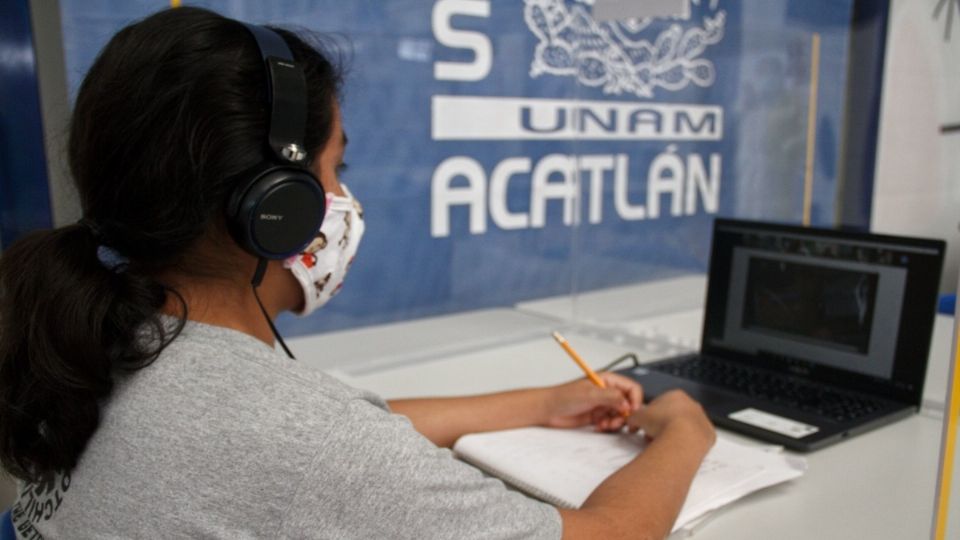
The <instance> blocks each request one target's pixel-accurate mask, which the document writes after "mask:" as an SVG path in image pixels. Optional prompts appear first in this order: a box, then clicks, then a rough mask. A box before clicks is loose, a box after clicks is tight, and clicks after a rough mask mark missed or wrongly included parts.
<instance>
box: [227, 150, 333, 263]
mask: <svg viewBox="0 0 960 540" xmlns="http://www.w3.org/2000/svg"><path fill="white" fill-rule="evenodd" d="M244 184H245V185H244ZM244 184H241V186H243V187H241V188H240V189H238V190H237V191H235V192H234V196H233V197H231V200H230V202H229V203H228V209H227V218H228V225H229V228H230V232H231V233H232V234H233V236H234V239H235V240H236V241H237V243H239V244H240V245H241V246H243V248H244V249H246V250H247V251H248V252H250V253H252V254H253V255H256V256H257V257H260V258H264V259H285V258H287V257H289V256H291V255H295V254H297V253H299V252H300V251H302V250H303V248H305V247H306V246H307V245H308V244H309V243H310V242H311V241H312V240H313V238H314V237H315V236H316V235H317V231H318V230H320V225H321V223H322V222H323V216H324V214H325V213H326V196H325V194H324V192H323V189H322V188H321V187H320V183H319V182H318V181H317V179H316V177H314V176H313V175H312V174H310V173H309V172H308V171H306V170H305V169H300V168H295V167H286V166H277V167H271V168H268V169H266V170H264V171H262V172H260V173H259V174H256V175H255V176H254V177H253V178H251V180H250V181H249V182H245V183H244Z"/></svg>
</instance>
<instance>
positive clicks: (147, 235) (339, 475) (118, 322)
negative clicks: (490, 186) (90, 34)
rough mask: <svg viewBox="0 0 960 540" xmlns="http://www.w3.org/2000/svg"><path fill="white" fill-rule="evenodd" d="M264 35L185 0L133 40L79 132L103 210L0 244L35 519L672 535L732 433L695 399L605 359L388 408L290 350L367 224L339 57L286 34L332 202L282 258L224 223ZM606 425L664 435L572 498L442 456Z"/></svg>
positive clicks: (220, 530)
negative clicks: (581, 501)
mask: <svg viewBox="0 0 960 540" xmlns="http://www.w3.org/2000/svg"><path fill="white" fill-rule="evenodd" d="M253 32H254V31H253V30H250V29H248V28H247V27H245V26H244V25H242V24H241V23H238V22H236V21H233V20H230V19H227V18H224V17H221V16H219V15H216V14H214V13H211V12H209V11H205V10H201V9H196V8H179V9H174V10H168V11H164V12H161V13H158V14H156V15H153V16H151V17H148V18H146V19H144V20H143V21H141V22H138V23H135V24H133V25H131V26H128V27H127V28H125V29H123V30H121V31H120V32H119V33H118V34H117V35H116V36H114V37H113V38H112V39H111V40H110V42H109V43H108V44H107V46H106V47H105V48H104V50H103V51H102V52H101V53H100V56H99V57H98V58H97V60H96V61H95V62H94V64H93V66H92V67H91V69H90V71H89V73H88V74H87V76H86V78H85V80H84V82H83V84H82V86H81V88H80V91H79V94H78V96H77V100H76V106H75V110H74V115H73V121H72V124H71V128H70V141H69V160H70V166H71V171H72V175H73V178H74V180H75V182H76V185H77V189H78V192H79V197H80V202H81V206H82V209H83V216H84V217H83V219H82V220H81V221H80V222H79V223H77V224H74V225H70V226H66V227H61V228H58V229H55V230H49V231H40V232H36V233H33V234H31V235H30V236H27V237H25V238H23V239H21V240H20V241H18V242H16V243H14V244H13V245H12V246H10V248H9V249H8V250H7V251H6V253H4V254H3V257H2V258H0V462H2V464H3V466H4V468H5V469H6V470H7V471H9V472H10V473H12V474H13V475H15V476H16V477H18V478H19V479H21V480H23V481H24V484H23V487H22V489H21V491H20V495H19V498H18V500H17V502H16V504H15V505H14V507H13V509H12V515H13V521H14V524H15V527H16V529H17V530H18V532H19V535H20V537H21V538H39V537H41V536H42V537H45V538H60V537H68V538H81V537H89V538H102V537H121V538H133V537H204V538H254V537H256V538H307V537H322V538H475V537H483V538H507V537H509V538H517V537H530V538H559V537H561V535H562V536H563V537H565V538H588V537H589V538H599V537H604V538H628V537H629V538H647V537H662V536H665V535H666V534H668V533H669V531H670V528H671V524H672V522H673V520H674V518H675V517H676V515H677V513H678V511H679V509H680V506H681V504H682V502H683V499H684V497H685V495H686V491H687V489H688V488H689V485H690V482H691V480H692V478H693V475H694V473H695V471H696V469H697V468H698V466H699V464H700V461H701V460H702V458H703V456H704V454H705V453H706V451H707V450H708V448H709V447H710V446H711V444H712V442H713V440H714V432H713V428H712V426H711V425H710V423H709V421H708V420H707V419H706V417H705V416H704V414H703V412H702V410H701V409H700V407H699V406H698V405H697V404H696V403H694V402H693V401H692V400H690V399H689V398H688V397H686V396H685V395H683V394H680V393H674V394H668V395H665V396H663V397H662V398H660V399H658V400H655V401H654V402H652V403H650V404H649V405H646V406H641V392H640V388H639V387H638V386H637V385H636V384H635V383H633V382H631V381H629V380H627V379H625V378H622V377H618V376H616V375H613V374H604V375H603V377H604V379H605V381H606V384H607V388H606V389H600V388H599V387H596V386H594V385H592V384H591V383H589V382H588V381H586V380H578V381H573V382H571V383H567V384H563V385H559V386H553V387H545V388H535V389H527V390H519V391H512V392H504V393H499V394H492V395H485V396H473V397H465V398H445V399H420V400H397V401H391V402H390V403H389V404H387V403H385V402H384V401H382V400H381V399H380V398H379V397H377V396H374V395H371V394H370V393H368V392H364V391H361V390H357V389H353V388H350V387H348V386H346V385H344V384H342V383H341V382H339V381H337V380H336V379H334V378H332V377H330V376H328V375H326V374H324V373H321V372H317V371H313V370H309V369H306V368H304V367H302V366H301V365H299V364H298V363H297V362H295V361H292V360H290V359H288V358H287V357H286V356H284V355H282V354H278V353H277V352H276V351H275V350H274V339H275V337H274V336H275V332H274V331H273V330H272V323H271V322H270V319H272V318H273V317H275V316H276V315H277V314H279V313H280V312H282V311H285V310H292V311H296V312H299V313H301V314H306V313H309V312H310V311H313V310H315V309H316V308H318V307H320V306H321V305H322V304H323V303H324V302H325V301H326V300H328V299H329V297H330V296H331V295H332V294H333V293H334V292H335V291H336V290H338V289H339V287H340V285H341V284H342V282H343V278H344V275H345V273H346V270H347V268H348V267H349V264H350V262H351V260H352V257H353V254H354V253H355V252H356V248H357V245H358V243H359V241H360V237H361V234H362V232H363V220H362V212H361V211H360V207H359V204H357V202H356V200H355V199H354V198H353V197H352V196H351V194H350V193H349V191H348V190H347V189H346V188H345V187H344V186H343V185H342V184H340V182H339V181H338V176H337V172H338V170H339V168H340V167H341V166H342V160H343V152H344V146H345V145H346V137H345V136H344V134H343V129H342V127H341V125H340V113H339V109H338V90H339V85H340V75H339V72H338V69H337V67H336V65H335V64H334V63H333V62H331V60H330V58H331V57H332V55H330V54H329V53H323V52H321V51H320V50H318V49H315V48H312V47H311V46H308V45H307V44H306V43H305V42H304V41H303V40H301V39H300V38H298V37H296V36H295V35H293V34H291V33H289V32H286V31H282V30H278V31H277V33H278V34H279V35H280V36H281V37H282V39H283V41H284V42H285V43H286V44H287V46H288V47H289V49H290V50H291V51H292V54H293V56H294V58H295V60H296V62H297V64H298V65H299V66H300V67H301V69H302V71H303V74H304V77H305V80H306V92H307V107H306V109H307V110H305V111H304V114H305V115H306V134H305V136H304V138H303V146H304V150H305V151H306V158H307V159H306V160H305V162H306V163H307V164H308V165H309V168H310V170H311V171H312V172H313V173H314V174H315V175H316V177H317V178H319V182H320V184H321V185H322V187H323V189H324V190H325V192H326V194H327V195H326V200H327V203H328V204H327V205H326V211H325V214H323V215H324V218H323V222H322V225H321V227H320V229H319V231H317V232H316V234H314V230H316V229H310V230H308V231H307V232H308V233H309V235H312V236H315V238H314V239H313V241H312V242H309V241H308V242H304V244H303V245H304V246H306V247H302V246H298V247H297V248H296V249H303V252H302V253H300V254H299V255H294V256H292V257H289V258H287V259H283V260H280V259H278V260H270V261H269V262H266V263H265V265H266V266H265V268H264V267H262V266H261V265H260V257H258V256H256V255H254V254H253V252H252V251H251V248H250V245H249V242H250V241H249V238H246V237H244V236H243V235H242V232H239V233H238V232H237V230H235V227H234V228H232V226H231V225H230V224H229V223H232V221H231V220H232V219H233V218H232V217H230V216H233V215H234V214H233V213H234V212H235V211H236V205H235V204H234V203H235V202H236V197H238V195H237V190H238V189H241V188H240V187H239V186H238V184H241V183H242V182H243V181H242V180H238V178H240V179H243V178H249V177H250V175H249V173H250V171H249V169H250V168H251V167H257V166H258V164H261V163H262V162H264V161H265V160H267V159H268V158H267V152H268V149H267V142H266V141H267V130H268V126H269V125H270V122H269V115H268V105H267V103H268V101H267V96H266V94H267V92H268V90H267V88H268V84H267V82H266V81H267V76H266V70H265V68H264V62H263V60H262V59H261V53H260V50H259V49H258V46H257V42H256V41H255V40H254V38H253V35H254V34H253ZM275 37H276V36H274V38H275ZM313 186H314V185H313V184H311V189H313ZM241 191H242V190H241ZM318 192H319V191H318ZM320 215H321V214H320V212H317V216H318V217H319V216H320ZM308 240H309V239H308ZM264 270H265V273H264ZM255 273H256V274H257V277H258V278H259V279H257V280H255V281H259V282H260V283H259V286H258V287H257V286H252V285H251V279H252V276H254V274H255ZM261 302H262V306H261ZM327 354H331V355H335V354H338V353H337V351H329V352H327ZM621 413H628V414H629V418H628V419H624V416H622V414H621ZM589 424H593V425H594V426H595V427H596V429H601V430H618V429H621V428H623V427H624V426H625V425H626V426H627V428H628V429H631V430H634V431H636V430H637V429H643V430H644V433H645V435H646V436H648V437H650V438H651V439H652V442H651V444H650V445H649V447H648V449H647V450H646V452H644V453H643V454H642V455H640V456H639V457H638V458H637V459H635V460H634V461H633V462H631V463H630V464H628V465H627V466H626V467H624V468H623V469H622V470H621V471H620V472H618V473H617V474H615V475H613V476H612V477H611V478H609V479H608V480H607V481H605V482H604V483H603V484H602V485H601V486H600V487H599V488H598V489H597V490H596V491H595V492H594V494H593V495H592V496H591V498H590V499H589V500H588V501H587V503H586V504H585V505H584V507H583V508H582V509H581V510H575V511H574V510H562V511H558V510H557V509H555V508H553V507H552V506H550V505H547V504H545V503H542V502H539V501H536V500H533V499H530V498H527V497H525V496H524V495H522V494H520V493H518V492H516V491H512V490H508V489H506V488H505V487H504V486H503V484H502V483H501V482H499V481H498V480H495V479H491V478H489V477H486V476H484V475H483V474H481V473H480V472H479V471H478V470H476V469H474V468H472V467H470V466H469V465H467V464H465V463H462V462H460V461H458V460H456V459H455V458H454V457H453V456H452V454H451V452H450V451H449V450H447V449H445V448H444V447H449V446H450V445H451V444H452V443H453V442H454V441H456V439H457V438H458V437H459V436H461V435H462V434H464V433H467V432H475V431H484V430H495V429H505V428H510V427H519V426H526V425H546V426H555V427H570V426H580V425H589Z"/></svg>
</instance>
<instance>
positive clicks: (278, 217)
mask: <svg viewBox="0 0 960 540" xmlns="http://www.w3.org/2000/svg"><path fill="white" fill-rule="evenodd" d="M260 219H262V220H266V221H280V220H282V219H283V216H282V215H280V214H260Z"/></svg>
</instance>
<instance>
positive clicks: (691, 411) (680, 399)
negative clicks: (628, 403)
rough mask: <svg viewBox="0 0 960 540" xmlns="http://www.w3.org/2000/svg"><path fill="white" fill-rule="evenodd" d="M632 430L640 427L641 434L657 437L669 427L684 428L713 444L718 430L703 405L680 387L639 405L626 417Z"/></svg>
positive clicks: (707, 446)
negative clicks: (641, 405)
mask: <svg viewBox="0 0 960 540" xmlns="http://www.w3.org/2000/svg"><path fill="white" fill-rule="evenodd" d="M627 427H628V429H629V430H630V431H631V432H637V431H639V430H641V429H642V430H643V433H644V435H646V436H647V437H649V438H650V439H653V440H656V438H657V437H659V436H660V435H661V434H662V433H664V432H666V431H667V430H670V429H675V428H684V429H686V430H687V431H688V432H689V435H690V436H692V437H695V438H696V439H698V440H702V441H703V442H704V443H705V444H706V448H710V447H711V446H713V443H714V441H716V438H717V434H716V430H715V429H714V428H713V424H712V423H710V419H709V418H707V415H706V413H704V411H703V407H701V406H700V404H699V403H697V402H696V401H694V400H693V398H691V397H690V396H689V395H687V393H686V392H683V391H682V390H672V391H670V392H667V393H665V394H663V395H662V396H659V397H657V398H656V399H654V400H653V401H651V402H650V403H649V404H647V405H646V406H643V407H640V409H639V410H637V411H635V412H634V413H633V414H632V415H630V418H629V419H628V420H627Z"/></svg>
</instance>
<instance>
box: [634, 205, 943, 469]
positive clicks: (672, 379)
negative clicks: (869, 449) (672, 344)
mask: <svg viewBox="0 0 960 540" xmlns="http://www.w3.org/2000/svg"><path fill="white" fill-rule="evenodd" d="M944 250H945V244H944V242H943V241H941V240H929V239H921V238H906V237H898V236H889V235H878V234H869V233H862V232H851V231H845V230H830V229H817V228H809V227H797V226H790V225H777V224H770V223H760V222H753V221H743V220H734V219H717V220H716V221H715V222H714V228H713V242H712V251H711V255H710V270H709V274H708V278H707V299H706V306H705V311H704V321H703V337H702V341H701V345H700V351H699V352H697V353H693V354H687V355H682V356H678V357H673V358H668V359H664V360H660V361H657V362H653V363H648V364H644V365H642V366H640V367H635V368H628V369H625V370H620V372H621V373H624V374H626V375H628V376H631V377H633V378H634V379H636V380H637V381H638V382H640V384H641V385H643V389H644V397H645V399H653V398H655V397H656V396H658V395H660V394H662V393H664V392H667V391H669V390H671V389H674V388H680V389H683V390H685V391H686V392H687V393H689V394H690V395H691V397H693V398H694V399H696V400H698V401H699V402H700V403H701V404H702V405H703V407H704V409H705V410H706V411H707V414H708V416H709V417H710V419H711V420H712V421H713V422H714V423H715V424H716V425H718V426H722V427H724V428H727V429H730V430H733V431H737V432H740V433H743V434H746V435H750V436H753V437H756V438H759V439H762V440H765V441H769V442H772V443H776V444H780V445H783V446H785V447H787V448H790V449H793V450H798V451H810V450H815V449H818V448H822V447H824V446H827V445H829V444H832V443H835V442H838V441H840V440H842V439H844V438H847V437H850V436H853V435H856V434H859V433H863V432H865V431H867V430H870V429H873V428H876V427H878V426H881V425H884V424H887V423H890V422H893V421H894V420H897V419H899V418H903V417H906V416H908V415H910V414H912V413H914V412H916V411H918V410H919V408H920V402H921V399H922V396H923V383H924V376H925V375H926V368H927V355H928V353H929V349H930V339H931V335H932V332H933V323H934V317H935V313H936V301H937V294H938V290H937V289H938V285H939V283H940V273H941V269H942V266H943V257H944Z"/></svg>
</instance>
